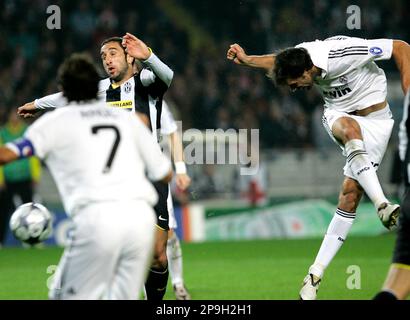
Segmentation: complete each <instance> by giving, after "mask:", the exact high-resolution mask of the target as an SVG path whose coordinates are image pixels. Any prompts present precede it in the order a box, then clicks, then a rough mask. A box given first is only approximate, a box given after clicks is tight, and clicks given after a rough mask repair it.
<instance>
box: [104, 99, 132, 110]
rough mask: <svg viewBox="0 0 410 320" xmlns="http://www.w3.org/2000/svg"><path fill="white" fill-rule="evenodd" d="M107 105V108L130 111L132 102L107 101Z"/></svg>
mask: <svg viewBox="0 0 410 320" xmlns="http://www.w3.org/2000/svg"><path fill="white" fill-rule="evenodd" d="M107 105H108V106H109V107H115V108H122V109H129V110H132V100H121V101H109V102H107Z"/></svg>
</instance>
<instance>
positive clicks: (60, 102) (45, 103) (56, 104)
mask: <svg viewBox="0 0 410 320" xmlns="http://www.w3.org/2000/svg"><path fill="white" fill-rule="evenodd" d="M109 85H110V81H109V79H108V78H107V79H104V80H101V81H100V82H99V84H98V93H97V96H98V99H99V100H100V101H105V91H106V90H107V89H108V87H109ZM67 104H68V100H67V98H66V97H64V96H63V93H62V92H57V93H53V94H50V95H48V96H45V97H42V98H39V99H36V100H34V105H35V106H36V108H37V109H41V110H45V109H54V108H60V107H65V106H66V105H67Z"/></svg>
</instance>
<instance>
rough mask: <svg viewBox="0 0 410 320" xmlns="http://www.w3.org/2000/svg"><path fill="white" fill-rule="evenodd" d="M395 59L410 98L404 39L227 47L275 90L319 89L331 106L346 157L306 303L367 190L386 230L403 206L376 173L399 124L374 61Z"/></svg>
mask: <svg viewBox="0 0 410 320" xmlns="http://www.w3.org/2000/svg"><path fill="white" fill-rule="evenodd" d="M392 56H393V57H394V59H395V60H396V63H397V65H398V67H399V71H400V74H401V76H402V87H403V91H404V92H406V90H407V88H409V86H410V63H409V62H410V46H409V45H408V44H407V43H405V42H403V41H400V40H390V39H376V40H366V39H360V38H350V37H345V36H338V37H332V38H329V39H326V40H325V41H320V40H316V41H314V42H305V43H301V44H299V45H297V46H296V47H294V48H288V49H285V50H283V51H281V52H280V53H279V54H268V55H262V56H249V55H247V54H246V53H245V51H244V50H243V48H241V47H240V46H239V45H238V44H233V45H231V46H230V48H229V49H228V52H227V58H228V59H230V60H233V61H234V62H235V63H237V64H240V65H246V66H250V67H256V68H261V69H264V70H265V71H266V73H267V74H268V75H269V76H270V77H272V78H274V80H275V81H276V83H277V84H279V85H286V86H288V87H289V88H290V89H291V90H292V91H294V90H298V89H310V88H311V87H312V86H315V87H316V88H318V90H319V91H320V93H321V94H322V96H323V99H324V101H325V108H324V116H323V124H324V126H325V128H326V130H327V131H328V133H329V135H330V136H331V138H332V139H333V140H334V141H335V142H336V143H337V144H338V145H339V146H340V147H341V148H342V151H343V154H344V155H345V156H346V157H347V161H346V165H345V167H344V176H345V179H344V181H343V184H342V187H341V191H340V194H339V203H338V208H337V210H336V213H335V215H334V217H333V219H332V221H331V223H330V225H329V227H328V230H327V232H326V235H325V237H324V240H323V243H322V245H321V247H320V250H319V253H318V255H317V257H316V260H315V262H314V263H313V265H312V266H311V267H310V269H309V273H308V275H307V276H306V277H305V279H304V281H303V287H302V290H301V291H300V298H301V299H303V300H308V299H309V300H310V299H316V295H317V289H318V287H319V283H320V281H321V279H322V277H323V274H324V271H325V269H326V267H327V266H328V265H329V263H330V261H331V260H332V259H333V258H334V256H335V255H336V253H337V251H338V250H339V249H340V247H341V245H342V244H343V242H344V240H345V239H346V236H347V234H348V232H349V230H350V228H351V226H352V224H353V221H354V218H355V217H356V209H357V206H358V205H359V202H360V199H361V197H362V195H363V192H366V194H367V195H368V196H369V198H370V199H371V201H372V202H373V204H374V206H375V208H376V210H377V213H378V216H379V218H380V220H381V221H382V223H383V225H384V226H386V227H387V228H388V229H392V228H393V227H395V225H396V220H397V217H398V215H399V211H400V207H399V205H397V204H392V203H390V202H389V201H388V199H387V198H386V197H385V195H384V193H383V190H382V188H381V186H380V183H379V180H378V177H377V174H376V170H377V168H378V167H379V165H380V163H381V160H382V158H383V155H384V153H385V151H386V147H387V144H388V141H389V138H390V135H391V132H392V128H393V120H392V115H391V112H390V109H389V105H388V103H387V101H386V94H387V92H386V91H387V88H386V76H385V74H384V72H383V70H382V69H380V68H379V67H378V66H377V65H376V63H375V61H377V60H386V59H390V58H391V57H392Z"/></svg>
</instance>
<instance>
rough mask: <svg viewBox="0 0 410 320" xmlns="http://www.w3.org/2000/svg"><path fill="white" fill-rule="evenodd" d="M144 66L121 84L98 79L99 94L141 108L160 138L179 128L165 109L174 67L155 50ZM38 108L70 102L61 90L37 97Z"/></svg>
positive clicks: (113, 103)
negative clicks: (166, 94)
mask: <svg viewBox="0 0 410 320" xmlns="http://www.w3.org/2000/svg"><path fill="white" fill-rule="evenodd" d="M144 65H145V68H144V69H142V70H141V71H140V72H139V73H138V74H135V75H134V76H133V77H131V78H130V79H128V80H127V81H125V82H124V83H123V84H122V85H121V86H115V85H114V84H113V83H112V82H111V80H110V79H109V78H106V79H103V80H101V81H100V83H99V92H98V98H99V99H100V100H101V101H105V102H106V105H107V106H111V107H116V108H121V109H125V110H128V111H130V112H141V113H143V114H145V115H147V116H148V118H149V119H150V129H151V130H152V132H153V134H154V137H155V138H156V139H157V140H159V139H160V136H159V133H160V132H159V131H165V132H166V133H169V132H173V131H175V130H176V124H175V121H174V120H173V118H172V116H170V112H169V110H168V108H167V107H166V106H165V108H167V110H165V112H163V108H164V105H165V103H164V104H163V96H164V93H165V92H166V91H167V89H168V87H169V85H170V83H171V81H172V78H173V71H172V70H171V69H170V68H169V67H168V66H167V65H166V64H164V63H163V62H162V61H160V60H159V58H158V57H156V56H155V55H154V54H151V57H150V58H149V59H148V60H146V61H144ZM34 103H35V105H36V107H37V108H39V109H47V108H58V107H62V106H66V105H67V104H68V101H67V99H66V98H65V97H64V96H63V95H62V93H61V92H59V93H55V94H52V95H49V96H45V97H43V98H40V99H36V100H35V102H34Z"/></svg>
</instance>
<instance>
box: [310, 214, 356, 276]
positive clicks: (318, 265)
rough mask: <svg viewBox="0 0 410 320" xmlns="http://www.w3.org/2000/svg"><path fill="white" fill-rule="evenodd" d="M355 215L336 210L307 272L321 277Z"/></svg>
mask: <svg viewBox="0 0 410 320" xmlns="http://www.w3.org/2000/svg"><path fill="white" fill-rule="evenodd" d="M355 217H356V213H352V212H346V211H343V210H341V209H339V208H338V209H337V210H336V214H335V215H334V216H333V219H332V221H331V222H330V224H329V227H328V229H327V231H326V235H325V237H324V239H323V242H322V245H321V246H320V249H319V253H318V254H317V256H316V260H315V262H314V263H313V265H312V266H311V267H310V269H309V273H311V274H313V275H315V276H317V277H319V278H322V277H323V273H324V271H325V269H326V268H327V266H328V265H329V263H330V261H332V259H333V258H334V256H335V255H336V253H337V252H338V251H339V249H340V247H341V246H342V244H343V242H344V241H345V239H346V237H347V234H348V233H349V230H350V228H351V227H352V224H353V221H354V219H355Z"/></svg>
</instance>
